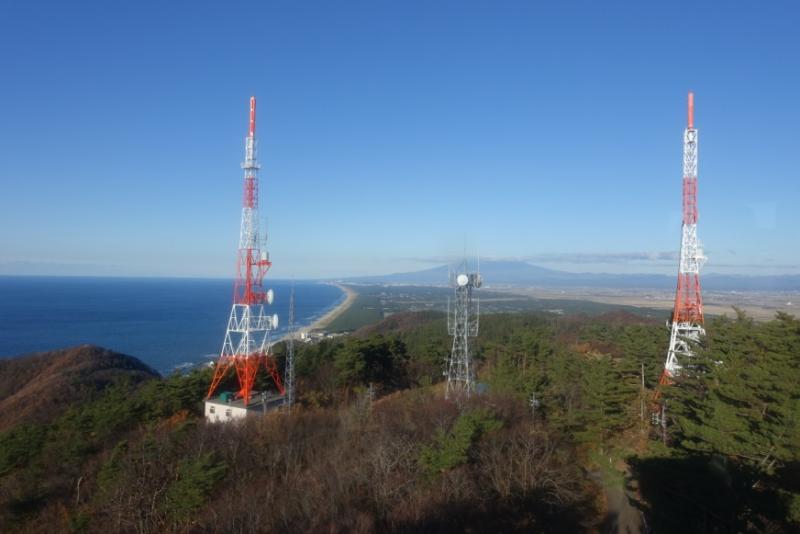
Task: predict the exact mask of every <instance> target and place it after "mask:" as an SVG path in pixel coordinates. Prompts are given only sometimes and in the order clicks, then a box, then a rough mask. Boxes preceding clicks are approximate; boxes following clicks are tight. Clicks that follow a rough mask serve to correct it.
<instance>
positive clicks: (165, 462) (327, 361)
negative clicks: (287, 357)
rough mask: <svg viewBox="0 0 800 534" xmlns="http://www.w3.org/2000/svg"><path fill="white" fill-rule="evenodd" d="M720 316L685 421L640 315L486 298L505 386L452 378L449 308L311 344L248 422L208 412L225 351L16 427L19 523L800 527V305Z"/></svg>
mask: <svg viewBox="0 0 800 534" xmlns="http://www.w3.org/2000/svg"><path fill="white" fill-rule="evenodd" d="M707 330H708V336H707V337H706V339H705V341H704V342H703V346H702V347H698V357H697V358H696V361H695V362H694V363H693V364H692V366H691V367H689V368H687V372H686V373H684V374H683V375H681V376H680V377H679V378H678V379H677V380H676V382H675V383H674V384H672V385H670V386H669V387H666V388H664V390H663V398H664V399H665V402H666V403H667V414H668V425H667V433H666V434H665V435H662V434H661V433H660V432H659V428H658V427H654V426H652V425H651V424H650V412H651V410H652V399H653V395H654V394H655V392H656V388H657V387H659V386H658V379H659V376H660V372H661V366H662V365H663V359H664V351H665V347H666V345H667V336H668V331H667V329H666V328H665V327H664V325H663V323H660V322H657V323H654V322H651V321H649V320H647V319H643V318H641V317H638V316H633V315H628V314H626V313H617V314H609V315H604V316H599V317H591V318H590V317H581V316H574V317H560V316H555V315H548V314H508V315H503V314H500V315H491V316H486V317H485V318H483V320H482V324H481V333H480V337H479V338H477V345H476V351H475V352H476V358H477V360H478V361H479V363H480V367H479V382H481V384H483V385H482V386H481V390H482V391H485V393H482V394H481V395H476V396H474V397H473V398H471V399H470V400H469V402H462V403H455V402H448V401H446V400H444V399H443V397H442V394H441V392H442V388H441V379H442V363H443V360H444V358H445V356H446V354H447V353H448V352H449V350H450V338H449V337H448V336H447V335H446V327H445V319H444V317H443V316H442V315H439V314H436V313H411V314H400V315H396V316H392V317H390V318H389V319H387V320H386V321H384V322H382V323H380V324H377V325H374V326H370V327H366V328H363V329H361V330H360V331H358V332H356V333H355V334H353V335H351V336H348V337H345V338H338V339H336V340H327V341H323V342H321V343H319V344H309V345H298V350H297V374H298V393H299V405H298V406H297V407H295V409H293V410H292V411H290V412H280V413H274V414H271V415H269V416H267V417H265V418H261V419H257V420H249V421H247V422H246V423H242V424H228V425H206V424H205V423H204V422H203V420H202V411H201V408H202V405H201V399H202V397H203V395H204V393H205V390H206V387H207V384H208V380H209V376H208V370H199V371H195V372H193V373H190V374H188V375H183V376H180V375H176V376H171V377H168V378H165V379H158V380H147V381H144V382H136V381H134V380H131V379H127V378H124V377H120V378H119V379H117V380H113V381H111V382H109V383H106V384H97V387H96V389H95V391H94V393H93V394H92V395H84V396H82V397H80V398H76V399H75V401H74V402H72V403H71V405H70V406H69V407H68V409H66V410H65V411H64V412H63V413H53V414H52V417H50V418H49V419H41V418H38V417H37V418H32V419H30V420H26V421H20V422H18V423H17V424H15V425H14V426H13V427H11V428H10V429H8V430H6V431H5V432H2V433H0V523H1V524H3V525H8V526H9V530H19V531H29V532H42V531H55V530H61V531H65V530H66V531H75V532H82V531H85V532H96V531H131V532H163V531H179V532H181V531H183V532H186V531H192V532H216V531H242V532H275V531H284V530H298V531H325V532H351V531H355V532H373V531H377V530H392V531H409V532H411V531H413V532H419V531H423V532H445V531H463V530H470V531H475V532H482V531H491V532H500V531H504V532H505V531H526V532H529V531H533V532H582V531H586V532H593V531H596V532H606V531H616V530H615V529H616V527H617V526H620V525H622V523H626V522H627V523H626V524H627V525H629V526H630V525H635V526H636V527H637V528H640V529H642V530H644V529H645V525H646V528H649V529H650V530H651V531H652V532H674V531H681V532H791V531H795V530H796V529H797V528H798V527H800V486H799V482H800V476H798V466H799V465H800V321H798V320H797V319H795V318H794V317H791V316H788V315H784V314H781V315H778V316H777V317H776V318H775V319H774V320H772V321H769V322H766V323H756V322H753V321H751V320H750V319H749V318H747V317H746V316H744V315H743V314H735V315H734V317H732V318H728V317H722V318H719V319H715V320H714V321H712V322H711V323H710V324H708V325H707ZM284 350H285V347H284V346H283V345H282V344H279V345H277V346H276V347H275V352H276V354H277V356H278V357H279V359H280V358H282V357H283V354H284ZM19 376H24V375H22V374H20V375H19ZM264 384H266V382H264ZM262 385H263V384H262ZM370 386H371V387H370ZM223 387H224V386H223ZM370 391H371V392H372V395H370V393H369V392H370ZM631 514H633V515H634V516H635V517H633V519H631ZM642 514H643V518H642V517H641V515H642ZM631 521H633V522H631Z"/></svg>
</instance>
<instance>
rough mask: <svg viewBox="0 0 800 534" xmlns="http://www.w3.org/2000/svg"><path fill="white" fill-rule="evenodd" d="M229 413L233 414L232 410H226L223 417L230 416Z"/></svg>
mask: <svg viewBox="0 0 800 534" xmlns="http://www.w3.org/2000/svg"><path fill="white" fill-rule="evenodd" d="M231 413H233V410H231V409H230V408H228V409H227V410H225V417H230V416H231Z"/></svg>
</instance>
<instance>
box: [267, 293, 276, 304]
mask: <svg viewBox="0 0 800 534" xmlns="http://www.w3.org/2000/svg"><path fill="white" fill-rule="evenodd" d="M273 300H275V293H273V292H272V290H271V289H268V290H267V304H269V305H270V306H272V301H273Z"/></svg>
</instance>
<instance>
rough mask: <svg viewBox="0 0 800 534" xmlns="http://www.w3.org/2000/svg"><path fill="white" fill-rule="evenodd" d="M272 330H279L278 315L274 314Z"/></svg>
mask: <svg viewBox="0 0 800 534" xmlns="http://www.w3.org/2000/svg"><path fill="white" fill-rule="evenodd" d="M272 329H273V330H277V329H278V314H277V313H274V314H272Z"/></svg>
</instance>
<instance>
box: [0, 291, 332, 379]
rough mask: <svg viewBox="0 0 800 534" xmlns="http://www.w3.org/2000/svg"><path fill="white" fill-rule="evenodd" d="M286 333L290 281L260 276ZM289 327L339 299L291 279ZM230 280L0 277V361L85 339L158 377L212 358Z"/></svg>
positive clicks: (304, 321) (303, 322) (221, 334)
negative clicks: (292, 313) (148, 368)
mask: <svg viewBox="0 0 800 534" xmlns="http://www.w3.org/2000/svg"><path fill="white" fill-rule="evenodd" d="M265 286H266V287H270V288H272V289H273V291H274V293H275V301H274V303H273V305H272V306H269V307H268V310H269V312H270V313H277V314H278V319H279V329H278V331H277V332H275V333H274V334H273V337H277V336H280V335H282V334H284V333H285V332H286V328H287V323H288V317H289V296H290V293H291V287H292V282H289V281H283V280H275V281H271V280H265ZM294 288H295V324H296V325H298V326H303V325H307V324H310V323H312V322H313V321H314V320H316V319H317V318H319V317H321V316H322V315H324V314H325V313H326V312H328V311H329V310H330V309H332V308H333V307H335V306H336V305H338V304H339V303H340V302H342V301H343V300H344V298H345V295H344V293H343V292H342V291H341V290H340V289H339V288H338V287H336V286H332V285H327V284H320V283H307V282H296V283H294ZM232 297H233V283H232V281H230V280H210V279H209V280H201V279H176V278H82V277H22V276H0V358H6V357H11V356H16V355H20V354H27V353H31V352H38V351H45V350H52V349H60V348H64V347H70V346H75V345H80V344H83V343H91V344H93V345H100V346H102V347H106V348H109V349H112V350H115V351H118V352H122V353H125V354H129V355H131V356H136V357H137V358H139V359H140V360H142V361H143V362H145V363H146V364H148V365H149V366H151V367H152V368H154V369H156V370H157V371H159V372H160V373H162V374H167V373H170V372H172V371H173V370H175V369H178V368H181V367H189V366H191V365H197V364H202V363H204V362H208V361H210V360H213V359H216V357H217V356H218V355H219V351H220V348H221V347H222V340H223V337H224V335H225V327H226V326H227V323H228V315H229V314H230V308H231V300H232Z"/></svg>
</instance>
